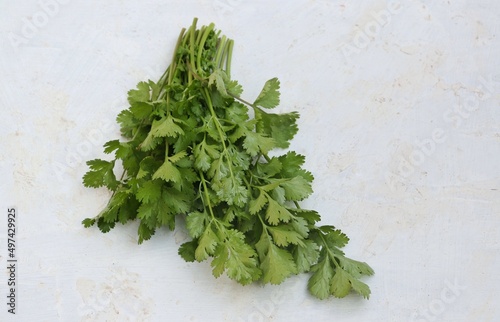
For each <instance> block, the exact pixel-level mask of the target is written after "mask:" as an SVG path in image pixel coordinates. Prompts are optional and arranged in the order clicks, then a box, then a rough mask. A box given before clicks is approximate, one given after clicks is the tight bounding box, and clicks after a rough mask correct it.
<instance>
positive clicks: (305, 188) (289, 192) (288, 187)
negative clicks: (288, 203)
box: [280, 176, 313, 201]
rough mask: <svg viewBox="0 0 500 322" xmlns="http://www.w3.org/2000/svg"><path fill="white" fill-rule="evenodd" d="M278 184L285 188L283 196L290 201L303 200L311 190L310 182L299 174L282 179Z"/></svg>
mask: <svg viewBox="0 0 500 322" xmlns="http://www.w3.org/2000/svg"><path fill="white" fill-rule="evenodd" d="M280 186H281V187H283V189H285V198H286V199H287V200H292V201H300V200H303V199H305V198H307V197H308V196H309V195H310V194H311V193H312V192H313V190H312V187H311V184H310V183H309V182H307V180H306V179H304V178H303V177H301V176H297V177H293V178H291V179H290V180H287V181H284V182H282V183H281V184H280Z"/></svg>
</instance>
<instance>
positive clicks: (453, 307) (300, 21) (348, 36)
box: [0, 0, 500, 322]
mask: <svg viewBox="0 0 500 322" xmlns="http://www.w3.org/2000/svg"><path fill="white" fill-rule="evenodd" d="M353 2H355V4H353ZM499 14H500V2H498V1H495V0H470V1H466V0H454V1H444V0H438V1H426V0H421V1H417V0H409V1H404V2H403V1H401V2H398V1H385V0H365V1H327V0H323V1H320V0H317V1H286V2H285V1H274V2H271V1H263V0H262V1H251V2H250V1H243V0H216V1H209V0H199V1H180V0H178V1H161V0H147V1H133V0H113V1H97V0H89V1H78V2H77V1H76V0H73V1H71V0H64V1H63V0H59V1H58V2H56V0H45V1H43V0H42V1H36V0H26V1H7V0H0V41H1V46H0V109H1V116H0V134H1V136H0V167H1V169H0V182H1V184H0V213H2V216H0V236H1V240H0V241H1V242H0V261H1V263H0V265H1V267H4V266H5V265H6V262H5V261H6V255H7V250H6V248H7V246H6V213H7V208H8V207H10V206H15V207H17V210H18V214H19V220H18V231H19V234H18V250H17V252H18V258H19V263H18V265H19V270H18V282H19V287H18V290H19V291H18V295H17V296H18V298H17V299H18V309H17V310H18V311H17V312H18V314H17V315H16V316H15V317H12V316H10V315H8V314H7V313H6V311H7V306H6V305H5V304H4V302H5V303H6V297H5V296H6V284H7V281H6V280H7V272H6V271H5V270H4V269H2V272H4V271H5V273H2V274H1V275H0V298H2V299H3V300H0V320H1V321H11V320H12V321H14V320H16V318H17V320H19V321H50V322H52V321H203V322H205V321H313V320H314V321H353V322H359V321H397V322H399V321H454V322H456V321H500V309H499V308H498V297H499V295H500V274H499V273H498V272H499V270H500V260H499V257H500V244H499V238H500V230H499V229H500V228H499V226H500V202H499V197H500V190H499V189H500V168H499V165H500V111H499V108H500V106H499V105H500V94H499V90H500V70H499V67H500V63H499V56H500V41H499V32H500V28H499V27H500V22H499V19H498V17H499ZM194 16H197V17H199V18H200V23H201V24H208V23H210V22H214V23H215V24H216V26H217V27H218V29H221V30H222V31H223V32H224V33H225V34H226V35H227V36H229V37H230V38H233V39H235V42H236V46H235V50H234V59H233V77H234V78H236V79H238V80H239V81H240V82H241V83H242V84H243V87H244V89H245V95H244V96H245V97H247V98H249V99H253V98H254V97H255V96H256V95H257V94H258V92H259V90H260V88H261V86H262V85H263V83H264V82H265V80H267V79H269V78H271V77H274V76H277V77H279V78H280V80H281V82H282V105H281V107H280V110H281V111H292V110H297V111H299V112H300V113H301V119H300V124H299V126H300V131H299V134H298V136H297V137H296V139H295V140H294V142H293V145H292V148H293V149H295V150H297V151H298V152H300V153H302V154H305V155H306V156H307V164H306V166H307V168H308V169H310V170H311V171H312V172H313V173H314V175H315V177H316V181H315V185H314V188H315V194H314V195H313V197H311V198H310V199H308V200H307V202H306V204H307V206H308V207H311V208H314V209H317V210H319V211H320V213H321V214H322V218H323V222H324V223H328V224H335V225H336V226H338V227H339V228H341V229H343V230H344V231H345V233H346V234H347V235H348V236H349V237H351V243H350V244H349V245H348V247H347V248H346V252H347V253H348V254H349V255H350V256H351V257H353V258H356V259H360V260H363V261H366V262H368V263H369V264H371V265H372V266H373V268H374V269H375V271H376V275H375V276H373V277H371V278H368V279H365V281H366V282H367V283H368V284H369V285H370V286H371V288H372V292H373V293H372V297H371V299H370V300H369V301H365V300H362V299H361V298H359V297H357V296H354V295H353V296H349V297H347V298H345V299H341V300H339V299H330V300H326V301H318V300H316V299H314V298H312V297H311V296H309V295H308V293H307V291H306V282H307V278H306V276H304V275H302V276H296V277H293V278H290V279H289V280H288V281H287V282H285V283H284V284H282V285H280V286H265V287H263V286H261V285H251V286H247V287H242V286H240V285H238V284H236V283H234V282H232V281H230V280H228V279H227V278H225V277H223V278H219V279H218V280H215V279H214V278H213V277H212V276H211V271H210V267H209V263H208V262H205V263H202V264H199V263H192V264H188V263H185V262H184V261H183V260H182V259H181V258H180V257H179V256H178V255H177V248H178V246H179V245H180V244H181V243H182V242H183V241H185V240H186V234H185V231H184V230H183V229H182V228H180V229H178V230H177V231H175V232H174V233H171V232H167V231H160V232H158V233H157V234H156V236H155V237H154V238H153V239H152V240H151V241H149V242H146V243H144V244H143V245H141V246H138V245H137V243H136V241H137V238H136V229H137V226H136V225H135V224H130V225H126V226H121V225H118V226H117V228H115V229H114V230H113V231H112V232H110V233H108V234H101V233H100V232H99V231H98V230H97V229H96V228H94V229H84V228H83V227H82V226H81V224H80V222H81V220H82V219H83V218H85V217H88V216H94V215H95V214H97V213H98V212H99V211H100V209H101V208H102V207H103V206H104V204H105V202H106V201H107V198H108V196H109V195H108V194H107V192H106V191H105V190H94V189H86V188H84V187H83V186H82V185H81V176H82V175H83V174H84V172H85V171H86V169H87V168H86V165H85V163H84V162H85V161H86V160H88V159H92V158H96V157H103V156H104V155H103V154H102V144H103V143H104V142H105V141H107V140H109V139H114V138H117V137H118V136H119V131H118V128H117V126H116V125H115V121H114V119H115V116H116V114H117V113H118V112H119V111H120V110H121V109H123V108H126V92H127V91H128V90H129V89H131V88H133V87H134V86H135V84H136V83H137V82H139V81H141V80H146V79H147V78H152V79H155V80H156V79H157V78H158V77H159V76H160V75H161V73H162V72H163V70H164V69H165V68H166V67H167V65H168V63H169V60H170V57H171V54H172V50H173V47H174V44H175V41H176V38H177V35H178V33H179V31H180V29H181V28H182V27H187V26H189V25H190V24H191V21H192V18H193V17H194ZM495 303H497V304H495Z"/></svg>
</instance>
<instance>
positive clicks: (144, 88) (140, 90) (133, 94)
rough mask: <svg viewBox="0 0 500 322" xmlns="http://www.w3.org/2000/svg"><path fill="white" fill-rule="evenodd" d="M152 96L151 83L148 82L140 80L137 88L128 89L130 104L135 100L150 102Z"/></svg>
mask: <svg viewBox="0 0 500 322" xmlns="http://www.w3.org/2000/svg"><path fill="white" fill-rule="evenodd" d="M150 98H151V93H150V88H149V84H148V83H146V82H139V83H138V84H137V89H131V90H130V91H128V101H129V103H130V104H133V103H135V102H148V101H149V100H150Z"/></svg>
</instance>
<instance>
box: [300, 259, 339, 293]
mask: <svg viewBox="0 0 500 322" xmlns="http://www.w3.org/2000/svg"><path fill="white" fill-rule="evenodd" d="M312 270H313V271H314V274H313V275H312V276H311V277H310V278H309V282H308V284H307V288H308V289H309V292H311V294H312V295H314V296H316V297H317V298H319V299H320V300H324V299H326V298H328V297H329V296H330V281H331V280H332V278H333V274H334V271H333V268H332V266H331V265H330V260H329V257H328V256H326V257H324V258H323V259H322V260H321V261H320V262H318V263H317V264H315V265H314V266H313V267H312Z"/></svg>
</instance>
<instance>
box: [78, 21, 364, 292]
mask: <svg viewBox="0 0 500 322" xmlns="http://www.w3.org/2000/svg"><path fill="white" fill-rule="evenodd" d="M196 24H197V19H194V20H193V24H192V25H191V26H190V28H188V29H187V30H186V29H183V30H182V31H181V34H180V36H179V38H178V41H177V45H176V48H175V50H174V56H173V59H172V62H171V64H170V66H169V67H168V69H167V70H166V72H165V73H164V75H163V76H162V77H161V78H160V80H159V81H158V82H156V83H155V82H153V81H151V80H150V81H148V82H140V83H139V84H138V85H137V89H133V90H130V91H129V92H128V101H129V103H130V107H129V108H128V109H126V110H124V111H122V112H121V113H120V114H119V115H118V117H117V122H118V123H119V125H120V128H121V134H122V136H123V137H124V138H125V140H124V141H120V140H112V141H109V142H107V143H106V144H105V145H104V152H105V153H107V154H111V153H114V159H113V160H111V161H106V160H101V159H96V160H91V161H88V162H87V164H88V166H89V167H90V170H89V171H88V172H87V173H86V174H85V175H84V177H83V183H84V185H85V186H87V187H93V188H98V187H103V186H104V187H106V188H107V189H109V190H111V191H112V195H111V198H110V200H109V202H108V204H107V206H106V207H105V208H104V209H103V210H102V211H101V212H100V213H99V214H98V215H97V216H96V217H94V218H87V219H85V220H83V224H84V225H85V227H90V226H92V225H94V224H97V226H98V227H99V229H100V230H101V231H102V232H108V231H109V230H110V229H112V228H114V227H115V224H116V223H117V222H119V223H122V224H125V223H126V222H128V221H130V220H138V221H139V222H140V223H139V228H138V235H139V243H142V242H143V241H144V240H148V239H150V238H151V236H152V235H153V234H154V233H155V231H156V230H157V229H160V228H161V227H163V226H166V227H168V228H169V229H170V230H173V229H174V228H175V223H176V217H178V216H184V217H185V222H186V226H187V230H188V232H189V235H190V236H191V238H192V240H191V241H189V242H186V243H184V244H182V245H181V247H180V249H179V254H180V255H181V256H182V258H184V259H185V260H186V261H188V262H192V261H198V262H201V261H204V260H207V259H208V258H212V262H211V267H212V272H213V275H214V276H215V277H219V276H220V275H221V274H223V273H226V274H227V276H229V277H230V278H231V279H234V280H236V281H237V282H239V283H241V284H243V285H245V284H249V283H252V282H255V281H261V282H263V283H271V284H279V283H281V282H283V281H284V280H285V279H286V278H287V277H289V276H291V275H293V274H298V273H303V272H309V271H310V272H312V276H311V277H310V279H309V283H308V288H309V291H310V292H311V293H312V294H313V295H314V296H316V297H318V298H320V299H325V298H327V297H329V296H330V295H333V296H335V297H344V296H346V295H347V294H348V293H349V292H350V291H351V290H354V291H355V292H357V293H359V294H361V295H362V296H363V297H365V298H369V296H370V289H369V287H368V286H367V285H366V284H365V283H363V282H361V281H360V277H361V276H362V275H372V274H373V270H372V269H371V268H370V266H368V264H366V263H364V262H359V261H355V260H352V259H349V258H347V257H346V256H345V254H344V253H343V252H342V251H341V250H340V249H341V248H342V247H344V246H345V245H346V244H347V242H348V238H347V236H346V235H345V234H343V233H342V232H341V231H340V230H338V229H336V228H335V227H333V226H318V225H317V223H318V221H319V220H320V216H319V214H318V213H317V212H316V211H314V210H309V209H303V208H301V207H300V206H299V203H298V202H299V201H301V200H303V199H305V198H307V197H308V196H309V195H310V194H311V193H312V188H311V182H312V180H313V176H312V174H311V173H310V172H309V171H307V170H305V169H303V168H302V165H303V164H304V156H302V155H299V154H297V153H295V152H293V151H290V152H287V153H285V154H283V155H280V156H273V157H270V156H269V155H268V153H269V151H271V150H272V149H274V148H282V149H284V148H288V147H289V142H290V140H291V139H292V138H293V137H294V135H295V134H296V132H297V124H296V121H297V118H298V117H299V115H298V113H296V112H291V113H286V114H275V113H271V112H269V110H270V109H272V108H274V107H276V106H277V105H278V104H279V101H280V93H279V87H280V84H279V81H278V79H276V78H273V79H271V80H269V81H267V82H266V83H265V85H264V87H263V89H262V91H261V92H260V94H259V96H258V97H257V99H256V100H255V101H254V102H253V103H250V102H248V101H245V100H243V99H242V98H241V97H240V95H241V93H242V88H241V86H240V85H239V84H238V82H236V81H235V80H232V79H231V76H230V67H231V57H232V49H233V41H232V40H231V39H228V38H226V37H225V36H223V35H221V34H220V31H217V30H215V29H214V25H213V24H210V25H209V26H203V27H201V28H199V29H198V28H197V26H196ZM250 115H253V116H254V117H253V118H251V117H250ZM117 162H120V163H121V164H122V166H123V169H124V171H123V174H122V175H121V177H120V178H119V179H117V177H116V176H115V172H114V169H115V166H116V164H117Z"/></svg>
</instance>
